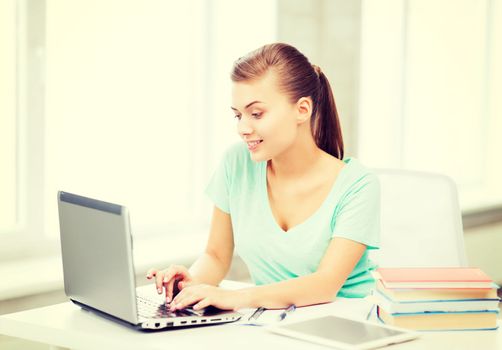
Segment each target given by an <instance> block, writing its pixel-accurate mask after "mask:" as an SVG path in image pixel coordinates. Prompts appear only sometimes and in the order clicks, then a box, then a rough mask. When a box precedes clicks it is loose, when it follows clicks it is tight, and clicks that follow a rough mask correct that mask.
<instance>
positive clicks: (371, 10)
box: [359, 0, 502, 211]
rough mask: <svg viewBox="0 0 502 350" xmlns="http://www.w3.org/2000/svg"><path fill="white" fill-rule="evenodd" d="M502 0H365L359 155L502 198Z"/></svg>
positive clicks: (462, 193)
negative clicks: (445, 177)
mask: <svg viewBox="0 0 502 350" xmlns="http://www.w3.org/2000/svg"><path fill="white" fill-rule="evenodd" d="M501 20H502V1H500V0H492V1H489V0H487V1H477V0H462V1H457V2H455V3H452V2H450V1H448V0H440V1H437V0H425V1H424V0H407V1H392V0H386V1H379V2H373V1H363V15H362V52H361V57H362V60H361V69H362V71H361V82H360V89H361V90H360V93H361V95H360V96H361V98H360V108H359V109H360V120H359V156H360V158H362V159H363V160H364V162H365V163H367V164H369V165H371V166H375V167H401V168H407V169H416V170H424V171H433V172H439V173H443V174H446V175H449V176H451V177H452V178H453V179H454V180H455V181H456V182H457V185H458V188H459V197H460V202H461V207H462V209H463V210H465V211H468V210H471V209H476V208H483V207H489V206H492V205H495V204H500V203H502V186H501V185H500V180H497V179H500V178H502V165H501V163H500V161H498V157H500V155H499V154H498V153H500V150H501V149H502V143H501V141H500V138H499V137H498V136H497V135H499V134H500V133H501V132H502V117H501V115H502V113H501V112H502V104H501V103H500V99H497V98H496V97H497V96H496V94H497V93H498V92H499V91H500V89H501V87H502V74H501V72H502V63H501V62H502V41H501V40H500V38H501V37H502V25H501Z"/></svg>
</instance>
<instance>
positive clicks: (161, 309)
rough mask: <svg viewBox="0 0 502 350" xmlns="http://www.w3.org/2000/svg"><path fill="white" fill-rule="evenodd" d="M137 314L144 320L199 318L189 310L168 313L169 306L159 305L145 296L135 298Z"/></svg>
mask: <svg viewBox="0 0 502 350" xmlns="http://www.w3.org/2000/svg"><path fill="white" fill-rule="evenodd" d="M136 302H137V305H138V314H139V316H141V317H144V318H170V317H189V316H201V314H200V313H199V312H197V311H195V310H193V309H191V308H186V309H183V310H176V311H174V312H172V311H169V304H167V303H159V302H158V301H156V300H152V299H149V298H148V297H145V296H139V295H138V296H137V297H136Z"/></svg>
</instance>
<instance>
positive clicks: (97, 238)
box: [58, 191, 241, 330]
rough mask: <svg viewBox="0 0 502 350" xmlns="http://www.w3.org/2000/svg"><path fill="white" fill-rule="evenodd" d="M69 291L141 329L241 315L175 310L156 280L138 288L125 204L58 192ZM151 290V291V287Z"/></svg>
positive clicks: (107, 314)
mask: <svg viewBox="0 0 502 350" xmlns="http://www.w3.org/2000/svg"><path fill="white" fill-rule="evenodd" d="M58 210H59V226H60V235H61V252H62V259H63V273H64V287H65V293H66V295H67V296H68V297H69V298H70V300H71V301H72V302H74V303H75V304H77V305H79V306H81V307H82V308H84V309H86V310H89V311H93V312H96V313H98V314H99V315H101V316H104V317H107V318H109V319H112V320H115V321H119V322H121V323H123V324H126V325H129V326H133V327H134V328H137V329H143V330H148V329H162V328H173V327H190V326H201V325H208V324H217V323H225V322H233V321H237V320H238V319H239V318H240V317H241V315H240V314H239V313H237V312H234V311H226V310H220V309H217V308H214V307H208V308H206V309H203V310H197V311H196V310H193V309H191V308H187V309H184V310H178V311H176V312H170V311H169V307H168V305H167V304H165V302H164V299H163V298H161V297H159V296H158V295H155V292H154V290H155V288H154V286H149V287H150V288H149V289H145V288H144V287H142V288H138V289H137V288H136V281H135V272H134V264H133V254H132V249H133V242H132V236H131V228H130V223H129V212H128V210H127V208H126V207H124V206H121V205H117V204H113V203H108V202H103V201H100V200H96V199H92V198H87V197H83V196H79V195H76V194H72V193H68V192H61V191H60V192H58ZM149 291H150V293H149Z"/></svg>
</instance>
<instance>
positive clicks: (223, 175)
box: [205, 152, 230, 214]
mask: <svg viewBox="0 0 502 350" xmlns="http://www.w3.org/2000/svg"><path fill="white" fill-rule="evenodd" d="M228 161H229V157H228V152H227V153H225V156H224V157H223V159H222V160H221V161H220V164H219V165H218V167H217V168H216V171H215V172H214V173H213V175H212V177H211V180H210V181H209V183H208V185H207V187H206V191H205V193H206V195H207V196H208V197H209V199H211V201H213V203H214V205H216V206H217V207H218V208H219V209H221V210H222V211H224V212H225V213H227V214H229V213H230V203H229V197H230V190H229V189H230V184H229V174H228Z"/></svg>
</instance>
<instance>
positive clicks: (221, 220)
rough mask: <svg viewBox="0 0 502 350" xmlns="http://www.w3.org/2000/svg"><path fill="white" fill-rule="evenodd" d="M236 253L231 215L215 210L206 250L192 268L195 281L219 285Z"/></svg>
mask: <svg viewBox="0 0 502 350" xmlns="http://www.w3.org/2000/svg"><path fill="white" fill-rule="evenodd" d="M233 253H234V236H233V231H232V221H231V219H230V214H227V213H225V212H224V211H222V210H220V209H219V208H218V207H216V206H215V207H214V209H213V217H212V220H211V229H210V231H209V239H208V242H207V246H206V250H205V252H204V254H202V255H201V256H200V257H199V258H198V259H197V260H196V261H195V262H194V263H193V264H192V266H191V267H190V269H189V271H190V274H191V275H192V277H193V279H194V280H196V281H197V282H199V283H206V284H210V285H213V286H216V285H218V284H219V283H220V282H221V281H222V280H223V278H224V277H225V275H226V274H227V272H228V270H229V268H230V264H231V263H232V256H233Z"/></svg>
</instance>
